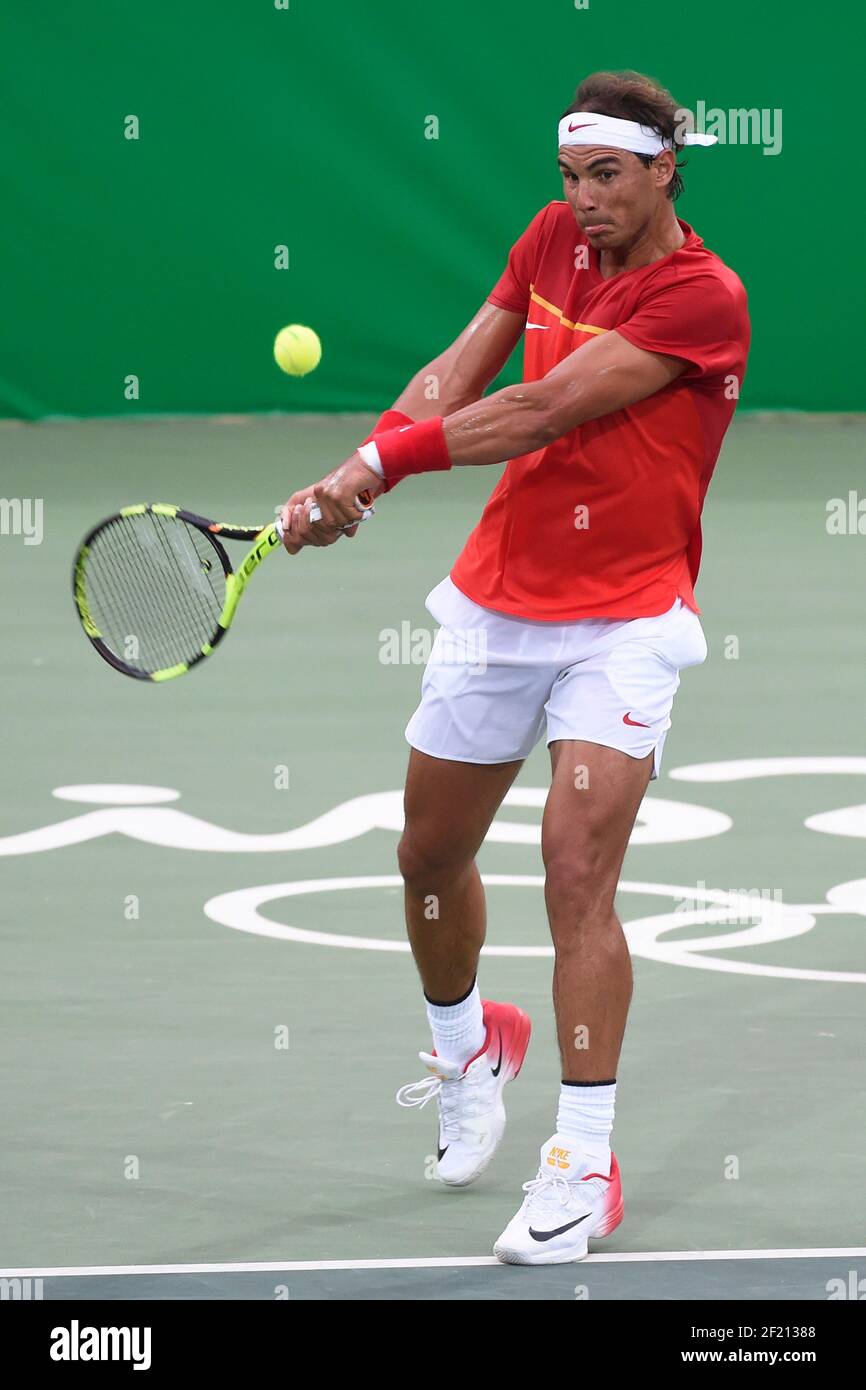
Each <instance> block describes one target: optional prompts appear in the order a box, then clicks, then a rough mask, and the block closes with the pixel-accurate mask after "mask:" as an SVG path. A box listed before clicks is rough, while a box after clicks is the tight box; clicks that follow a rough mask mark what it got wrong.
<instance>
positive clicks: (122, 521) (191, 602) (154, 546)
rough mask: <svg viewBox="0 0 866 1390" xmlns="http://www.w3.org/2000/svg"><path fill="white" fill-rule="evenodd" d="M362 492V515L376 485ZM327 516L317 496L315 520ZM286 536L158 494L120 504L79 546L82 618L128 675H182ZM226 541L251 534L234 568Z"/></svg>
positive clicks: (222, 629) (275, 526)
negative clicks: (201, 512) (200, 512)
mask: <svg viewBox="0 0 866 1390" xmlns="http://www.w3.org/2000/svg"><path fill="white" fill-rule="evenodd" d="M356 501H357V503H358V506H359V507H363V509H364V514H363V517H362V520H364V521H366V520H367V518H368V517H370V516H372V515H373V511H374V508H373V507H372V505H371V503H372V497H371V495H370V493H368V492H362V493H360V494H359V495H358V497H357V499H356ZM321 515H322V514H321V510H320V509H319V507H318V506H317V505H316V504H315V503H313V505H312V507H311V508H310V518H311V520H313V521H319V520H321ZM350 524H352V523H350ZM342 529H343V530H347V529H348V527H343V528H342ZM282 538H283V537H282V527H281V526H280V523H279V521H276V522H271V523H269V524H268V525H266V526H232V525H229V524H228V523H227V522H220V521H208V519H207V518H206V517H203V516H197V515H196V513H195V512H187V511H184V510H183V508H182V507H172V506H168V505H167V504H165V503H161V502H155V503H151V504H146V503H139V504H138V505H137V506H134V507H123V508H122V509H121V510H120V511H119V512H117V513H115V515H114V516H109V517H106V519H105V520H104V521H100V522H99V524H98V526H94V528H93V530H92V531H90V532H89V533H88V534H87V535H86V536H85V538H84V540H83V541H82V542H81V545H80V546H79V547H78V551H77V553H76V556H75V562H74V565H73V570H72V590H73V595H74V598H75V607H76V609H77V611H78V616H79V618H80V620H81V626H82V627H83V628H84V631H85V633H86V634H87V636H88V637H89V638H90V641H91V643H92V645H93V647H94V648H95V650H96V651H97V652H99V655H100V656H101V657H102V658H103V660H104V661H107V662H108V664H109V666H113V667H114V669H115V671H120V672H122V674H123V675H125V676H133V677H134V678H135V679H136V680H144V681H168V680H173V679H174V677H175V676H183V675H185V674H186V672H187V671H190V670H192V668H193V666H197V665H198V663H199V662H200V661H203V660H204V659H205V657H207V656H210V655H211V654H212V653H213V652H214V651H215V650H216V648H217V646H218V645H219V643H220V642H221V641H222V639H223V637H224V636H225V634H226V632H227V631H228V629H229V628H230V627H231V624H232V620H233V618H234V616H235V612H236V610H237V606H238V603H239V602H240V598H241V595H242V593H243V592H244V589H245V588H246V586H247V584H248V582H249V579H250V576H251V575H252V574H254V573H255V571H256V570H257V569H258V567H259V565H260V564H261V563H262V561H263V560H265V559H267V557H268V556H269V555H271V554H273V552H274V551H275V550H278V549H280V548H281V547H282ZM223 540H230V541H247V542H250V541H252V543H253V544H252V548H251V549H250V550H248V551H247V554H246V555H245V556H244V558H243V560H242V561H241V563H240V564H239V565H238V567H237V569H236V570H233V569H232V566H231V563H230V561H229V557H228V555H227V554H226V552H225V550H224V549H223V547H222V545H221V544H220V542H221V541H223Z"/></svg>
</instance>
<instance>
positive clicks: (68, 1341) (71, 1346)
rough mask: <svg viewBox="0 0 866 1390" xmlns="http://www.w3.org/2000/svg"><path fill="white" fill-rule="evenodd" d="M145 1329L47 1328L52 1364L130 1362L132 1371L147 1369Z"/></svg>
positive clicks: (148, 1332)
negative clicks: (66, 1362) (57, 1362)
mask: <svg viewBox="0 0 866 1390" xmlns="http://www.w3.org/2000/svg"><path fill="white" fill-rule="evenodd" d="M150 1341H151V1329H150V1328H149V1327H82V1326H81V1324H80V1323H79V1321H78V1319H77V1318H73V1319H72V1322H71V1323H70V1325H69V1327H53V1328H52V1329H51V1348H50V1352H49V1354H50V1356H51V1360H52V1361H131V1362H132V1363H133V1370H135V1371H149V1370H150Z"/></svg>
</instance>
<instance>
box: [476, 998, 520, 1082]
mask: <svg viewBox="0 0 866 1390" xmlns="http://www.w3.org/2000/svg"><path fill="white" fill-rule="evenodd" d="M481 1005H482V1008H483V1010H484V1027H485V1029H486V1032H485V1035H484V1042H483V1043H482V1045H481V1047H480V1048H479V1049H478V1051H477V1052H476V1054H475V1056H474V1057H470V1058H469V1061H468V1062H467V1063H466V1066H467V1067H468V1066H470V1064H471V1063H472V1062H475V1061H477V1059H478V1058H479V1057H481V1056H483V1055H484V1053H485V1052H488V1051H489V1050H491V1049H496V1052H497V1056H498V1057H501V1065H502V1069H503V1073H504V1074H505V1079H506V1081H513V1080H514V1078H515V1076H517V1074H518V1073H519V1071H520V1068H521V1067H522V1066H523V1059H524V1057H525V1056H526V1049H527V1048H528V1047H529V1038H530V1035H531V1033H532V1023H531V1021H530V1018H529V1015H528V1014H525V1013H524V1012H523V1010H522V1009H519V1008H518V1007H517V1005H516V1004H499V1003H497V1002H496V1000H494V999H482V1001H481ZM497 1037H498V1039H499V1043H498V1044H497ZM499 1046H501V1049H502V1050H501V1053H500V1052H499V1051H498V1047H499ZM464 1070H465V1068H464ZM497 1070H498V1067H497Z"/></svg>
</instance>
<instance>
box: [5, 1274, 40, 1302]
mask: <svg viewBox="0 0 866 1390" xmlns="http://www.w3.org/2000/svg"><path fill="white" fill-rule="evenodd" d="M42 1297H43V1294H42V1280H41V1279H0V1302H2V1303H5V1302H7V1301H11V1302H14V1303H19V1302H20V1303H29V1302H30V1301H31V1299H32V1300H35V1301H36V1302H38V1301H39V1300H40V1299H41V1298H42Z"/></svg>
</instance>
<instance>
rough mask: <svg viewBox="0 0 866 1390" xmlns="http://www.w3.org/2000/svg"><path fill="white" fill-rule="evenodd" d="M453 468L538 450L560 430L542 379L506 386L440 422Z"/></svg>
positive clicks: (555, 436) (476, 464) (499, 461)
mask: <svg viewBox="0 0 866 1390" xmlns="http://www.w3.org/2000/svg"><path fill="white" fill-rule="evenodd" d="M443 425H444V432H445V443H446V445H447V448H448V455H449V457H450V459H451V464H452V466H453V467H455V468H459V467H461V466H462V467H473V466H474V467H478V466H479V465H483V464H488V463H501V462H502V461H503V459H509V458H519V457H520V455H521V454H529V453H531V452H532V451H533V450H534V449H542V448H544V446H545V445H546V444H550V443H552V442H553V440H554V439H556V438H557V437H558V435H559V434H560V433H562V431H561V429H560V428H559V425H558V422H557V420H556V418H555V415H554V413H553V412H552V410H551V406H550V399H549V393H548V392H547V391H546V390H545V388H544V386H543V383H542V382H528V383H522V384H520V385H517V386H506V387H504V389H503V390H501V391H497V392H495V393H494V395H492V396H488V397H487V398H486V400H482V401H475V402H474V403H473V404H471V405H468V406H466V407H464V408H462V409H460V410H457V411H455V412H454V413H453V414H449V415H447V417H446V419H445V420H444V422H443Z"/></svg>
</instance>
